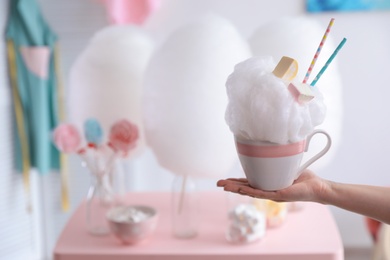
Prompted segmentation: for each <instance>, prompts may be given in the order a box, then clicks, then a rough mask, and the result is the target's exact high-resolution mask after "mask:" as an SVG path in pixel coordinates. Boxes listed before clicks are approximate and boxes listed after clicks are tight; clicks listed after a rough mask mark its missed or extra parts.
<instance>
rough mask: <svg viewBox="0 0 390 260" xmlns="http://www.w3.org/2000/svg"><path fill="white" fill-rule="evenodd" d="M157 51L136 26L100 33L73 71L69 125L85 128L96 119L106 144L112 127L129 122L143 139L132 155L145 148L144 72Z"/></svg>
mask: <svg viewBox="0 0 390 260" xmlns="http://www.w3.org/2000/svg"><path fill="white" fill-rule="evenodd" d="M153 49H154V44H153V42H152V40H151V39H150V38H149V37H148V36H147V35H146V33H145V32H144V31H142V30H141V29H139V28H137V27H133V26H109V27H106V28H104V29H102V30H101V31H99V32H97V33H96V34H95V35H94V36H93V38H92V39H91V41H90V42H89V43H88V45H87V47H86V48H85V50H84V51H83V52H82V53H81V54H80V55H79V57H78V58H77V60H76V62H75V63H74V65H73V66H72V68H71V71H70V80H69V94H68V101H69V103H68V110H69V121H70V122H71V123H74V124H76V126H77V127H78V128H79V129H82V128H83V124H84V121H85V120H86V119H88V118H91V117H93V118H96V119H97V120H98V121H99V122H100V124H101V125H102V128H103V131H104V134H105V140H107V137H108V134H109V130H110V128H111V126H112V125H113V124H114V123H115V122H116V121H118V120H120V119H128V120H130V121H131V122H132V123H134V124H135V125H137V126H138V128H139V133H140V138H139V140H138V141H137V147H136V148H135V149H134V150H132V151H131V154H137V153H140V152H141V151H142V150H143V148H144V147H145V139H144V131H143V120H142V112H141V108H142V106H141V98H142V89H143V85H142V81H143V76H144V71H145V68H146V65H147V63H148V61H149V58H150V56H151V54H152V51H153Z"/></svg>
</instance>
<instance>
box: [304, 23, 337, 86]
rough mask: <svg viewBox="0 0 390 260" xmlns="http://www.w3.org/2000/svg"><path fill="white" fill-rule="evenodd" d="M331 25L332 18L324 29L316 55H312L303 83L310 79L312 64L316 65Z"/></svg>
mask: <svg viewBox="0 0 390 260" xmlns="http://www.w3.org/2000/svg"><path fill="white" fill-rule="evenodd" d="M333 23H334V18H332V19H330V22H329V25H328V28H326V31H325V34H324V36H323V37H322V40H321V42H320V45H319V46H318V49H317V51H316V54H314V57H313V60H312V61H311V63H310V66H309V69H308V70H307V72H306V75H305V78H304V79H303V83H306V82H307V81H308V80H309V77H310V74H311V72H312V70H313V67H314V64H316V61H317V58H318V56H319V55H320V52H321V50H322V46H324V43H325V41H326V39H327V37H328V34H329V32H330V28H331V27H332V26H333Z"/></svg>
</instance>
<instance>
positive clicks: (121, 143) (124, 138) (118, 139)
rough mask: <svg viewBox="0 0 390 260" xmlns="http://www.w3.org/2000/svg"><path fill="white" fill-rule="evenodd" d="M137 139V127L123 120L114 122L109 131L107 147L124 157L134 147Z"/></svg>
mask: <svg viewBox="0 0 390 260" xmlns="http://www.w3.org/2000/svg"><path fill="white" fill-rule="evenodd" d="M138 138H139V133H138V127H137V126H136V125H135V124H132V123H131V122H130V121H129V120H126V119H123V120H120V121H118V122H116V123H115V124H114V125H113V126H112V127H111V130H110V136H109V143H108V145H109V146H110V147H111V148H112V149H113V150H114V151H115V153H117V152H121V153H122V155H123V156H126V155H127V154H128V153H129V151H130V150H131V149H133V148H135V146H136V142H137V140H138Z"/></svg>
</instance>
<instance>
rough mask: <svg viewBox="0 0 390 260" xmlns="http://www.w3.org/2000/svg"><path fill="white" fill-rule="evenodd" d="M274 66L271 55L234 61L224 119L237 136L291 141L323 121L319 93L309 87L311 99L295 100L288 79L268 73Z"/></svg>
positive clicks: (323, 109)
mask: <svg viewBox="0 0 390 260" xmlns="http://www.w3.org/2000/svg"><path fill="white" fill-rule="evenodd" d="M275 66H276V62H275V60H274V59H273V58H272V57H271V56H262V57H253V58H250V59H247V60H245V61H243V62H241V63H239V64H237V65H236V66H235V68H234V72H233V73H232V74H231V75H230V76H229V78H228V80H227V82H226V89H227V94H228V97H229V104H228V106H227V109H226V122H227V124H228V125H229V127H230V130H231V131H232V132H233V133H234V134H235V135H236V136H238V137H239V138H241V139H249V140H255V141H268V142H272V143H279V144H287V143H294V142H298V141H301V140H303V139H305V138H306V136H307V135H308V134H310V133H311V132H312V131H313V130H314V128H315V127H316V126H317V125H319V124H321V123H322V122H323V121H324V118H325V114H326V107H325V104H324V102H323V97H322V95H321V93H320V92H319V91H317V90H316V89H315V88H313V91H314V93H315V98H314V99H313V100H312V101H310V102H307V103H305V104H300V103H298V102H296V101H295V100H294V97H293V95H292V94H291V93H290V92H289V90H288V87H287V84H288V82H285V81H284V80H282V79H280V78H278V77H276V76H275V75H274V74H273V73H272V71H273V69H274V68H275Z"/></svg>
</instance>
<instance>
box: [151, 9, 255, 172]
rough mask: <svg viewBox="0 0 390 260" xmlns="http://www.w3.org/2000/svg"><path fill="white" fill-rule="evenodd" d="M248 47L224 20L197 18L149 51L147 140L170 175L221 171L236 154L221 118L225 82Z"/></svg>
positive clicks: (224, 103)
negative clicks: (151, 55) (154, 50)
mask: <svg viewBox="0 0 390 260" xmlns="http://www.w3.org/2000/svg"><path fill="white" fill-rule="evenodd" d="M248 57H250V51H249V46H248V44H247V42H246V41H245V40H243V39H242V38H241V36H240V35H239V33H238V32H237V31H236V29H235V28H234V26H232V25H231V24H230V22H229V21H227V20H225V19H223V18H220V17H218V16H206V17H202V18H201V19H199V20H198V21H195V22H193V23H190V24H188V25H185V26H183V27H182V28H179V29H178V30H176V31H175V32H173V33H172V34H171V35H170V36H169V38H168V39H167V40H166V42H165V43H164V44H163V45H162V46H161V48H160V49H158V50H157V51H156V52H155V54H154V55H153V57H152V59H151V62H150V65H149V67H148V69H147V71H146V79H145V98H144V104H145V106H144V108H145V110H144V112H145V130H146V138H147V142H148V144H149V145H150V147H151V148H152V150H153V152H154V154H155V155H156V157H157V159H158V161H159V163H160V164H161V165H162V166H163V167H164V168H166V169H168V170H170V171H171V172H173V173H175V174H181V175H191V176H192V177H216V176H221V175H224V174H226V172H228V171H229V170H230V168H231V167H232V164H233V163H234V161H235V159H236V157H237V155H236V152H235V148H234V140H233V136H232V134H231V133H230V131H229V128H228V127H227V125H226V123H225V121H224V112H225V108H226V105H227V97H226V91H225V81H226V78H227V77H228V75H229V74H230V73H231V72H232V71H233V67H234V65H235V64H236V63H238V62H240V61H242V60H245V59H247V58H248Z"/></svg>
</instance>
